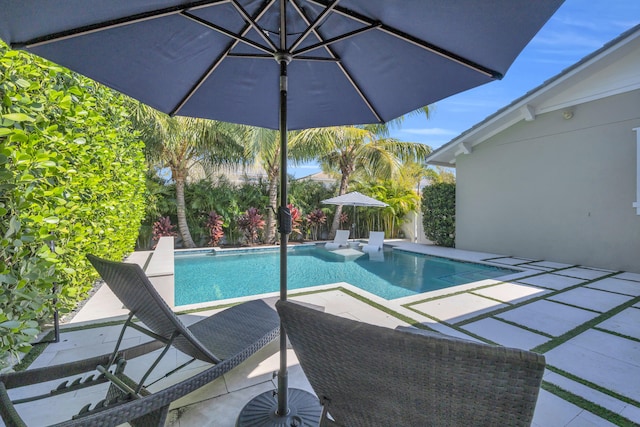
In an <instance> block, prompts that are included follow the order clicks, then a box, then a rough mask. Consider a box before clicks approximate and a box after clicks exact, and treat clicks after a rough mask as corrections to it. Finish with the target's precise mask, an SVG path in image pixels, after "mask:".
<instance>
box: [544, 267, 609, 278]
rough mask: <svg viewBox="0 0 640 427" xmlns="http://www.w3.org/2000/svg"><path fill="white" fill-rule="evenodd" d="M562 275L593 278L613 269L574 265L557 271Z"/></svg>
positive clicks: (606, 273)
mask: <svg viewBox="0 0 640 427" xmlns="http://www.w3.org/2000/svg"><path fill="white" fill-rule="evenodd" d="M555 274H559V275H561V276H569V277H577V278H578V279H586V280H593V279H597V278H599V277H603V276H606V275H608V274H611V271H604V270H596V269H591V268H583V267H573V268H568V269H566V270H560V271H556V272H555Z"/></svg>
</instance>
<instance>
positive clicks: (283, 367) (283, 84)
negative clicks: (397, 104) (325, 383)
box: [277, 58, 291, 416]
mask: <svg viewBox="0 0 640 427" xmlns="http://www.w3.org/2000/svg"><path fill="white" fill-rule="evenodd" d="M288 60H289V61H290V60H291V58H288ZM287 64H288V61H287V59H282V60H280V212H279V213H280V215H279V216H280V230H279V231H280V300H281V301H286V300H287V246H288V243H289V234H288V233H287V230H286V228H287V227H286V225H284V224H282V222H283V221H284V220H285V218H283V212H288V208H287V199H288V197H289V195H288V191H287V144H288V142H289V141H288V135H287V133H288V125H287ZM288 221H289V224H288V228H289V230H290V229H291V214H290V213H289V217H288ZM288 389H289V378H288V373H287V334H286V333H285V331H284V328H283V327H282V323H280V370H279V371H278V411H277V414H278V415H280V416H283V415H286V414H287V412H288V411H289V410H288V408H287V397H288V396H287V395H288V391H289V390H288Z"/></svg>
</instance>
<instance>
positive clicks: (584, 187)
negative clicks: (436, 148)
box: [456, 90, 640, 272]
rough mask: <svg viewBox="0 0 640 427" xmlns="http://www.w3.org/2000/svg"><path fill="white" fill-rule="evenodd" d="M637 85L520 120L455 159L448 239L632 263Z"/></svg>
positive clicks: (509, 250) (638, 230) (636, 262)
mask: <svg viewBox="0 0 640 427" xmlns="http://www.w3.org/2000/svg"><path fill="white" fill-rule="evenodd" d="M637 127H640V91H639V90H636V91H633V92H628V93H626V94H622V95H616V96H611V97H608V98H604V99H600V100H597V101H592V102H588V103H584V104H580V105H578V106H577V107H575V110H574V116H573V117H572V118H571V119H569V120H565V119H564V118H563V115H562V111H553V112H549V113H546V114H542V115H539V116H537V117H536V119H535V120H534V121H531V122H525V121H521V122H519V123H517V124H516V125H514V126H512V127H510V128H508V129H506V130H504V131H503V132H501V133H499V134H497V135H495V136H494V137H492V138H491V139H490V140H488V141H486V142H484V143H482V144H480V145H478V146H476V147H474V150H473V152H472V153H471V154H467V155H461V156H459V157H458V158H457V160H456V165H457V167H456V170H457V188H456V205H457V211H456V247H457V248H460V249H469V250H477V251H487V252H493V253H498V254H505V255H512V256H520V257H526V258H533V259H544V260H549V261H556V262H565V263H570V264H581V265H587V266H592V267H602V268H607V269H613V270H625V271H635V272H640V216H639V215H637V214H636V209H635V208H633V207H632V203H633V202H634V201H635V199H636V177H637V175H636V134H635V132H634V131H633V129H634V128H637Z"/></svg>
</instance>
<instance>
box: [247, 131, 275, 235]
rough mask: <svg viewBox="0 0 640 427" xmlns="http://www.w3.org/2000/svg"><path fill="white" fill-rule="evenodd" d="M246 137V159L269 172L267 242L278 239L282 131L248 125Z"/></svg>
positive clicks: (265, 233)
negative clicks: (277, 223)
mask: <svg viewBox="0 0 640 427" xmlns="http://www.w3.org/2000/svg"><path fill="white" fill-rule="evenodd" d="M246 132H247V136H246V138H245V141H246V142H245V152H244V157H245V158H246V159H253V163H255V164H259V165H260V166H262V168H263V169H264V171H265V173H266V174H267V191H268V194H269V210H268V212H267V221H266V224H265V230H264V236H265V243H274V242H275V240H276V215H275V210H276V209H277V205H278V178H279V176H280V132H279V131H277V130H270V129H264V128H258V127H249V126H247V127H246Z"/></svg>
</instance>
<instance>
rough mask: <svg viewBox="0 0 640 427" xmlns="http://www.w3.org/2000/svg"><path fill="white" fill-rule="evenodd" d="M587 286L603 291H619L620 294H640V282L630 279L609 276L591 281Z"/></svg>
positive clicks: (635, 295) (636, 295)
mask: <svg viewBox="0 0 640 427" xmlns="http://www.w3.org/2000/svg"><path fill="white" fill-rule="evenodd" d="M587 287H589V288H592V289H602V290H603V291H610V292H618V293H620V294H625V295H631V296H634V297H638V296H640V283H638V282H632V281H629V280H621V279H616V278H614V277H607V278H605V279H602V280H598V281H596V282H592V283H589V284H588V285H587Z"/></svg>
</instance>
